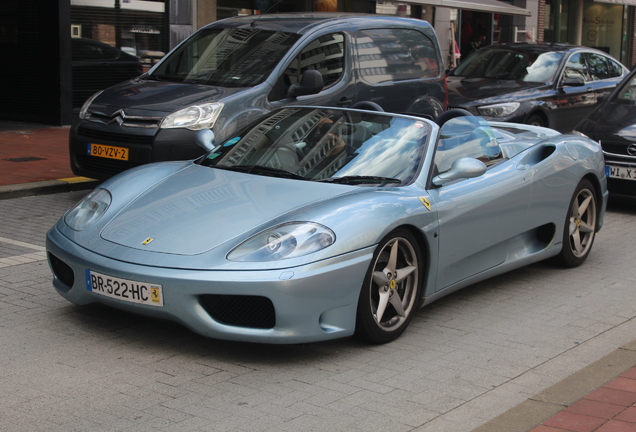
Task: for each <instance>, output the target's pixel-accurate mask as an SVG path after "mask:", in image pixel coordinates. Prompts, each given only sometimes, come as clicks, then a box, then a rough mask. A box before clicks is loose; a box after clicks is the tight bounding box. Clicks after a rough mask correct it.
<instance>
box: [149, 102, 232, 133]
mask: <svg viewBox="0 0 636 432" xmlns="http://www.w3.org/2000/svg"><path fill="white" fill-rule="evenodd" d="M222 109H223V102H211V103H208V104H203V105H194V106H191V107H188V108H184V109H182V110H179V111H176V112H173V113H172V114H170V115H168V116H167V117H166V118H165V119H163V121H162V122H161V126H160V128H161V129H176V128H184V129H190V130H193V131H197V130H201V129H211V128H212V126H214V122H216V119H217V118H218V117H219V114H221V110H222Z"/></svg>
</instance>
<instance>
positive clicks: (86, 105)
mask: <svg viewBox="0 0 636 432" xmlns="http://www.w3.org/2000/svg"><path fill="white" fill-rule="evenodd" d="M103 91H104V90H102V91H98V92H97V93H95V94H94V95H93V96H91V97H89V98H88V99H86V102H84V105H82V108H81V109H80V112H79V118H80V119H82V120H84V117H86V112H87V111H88V108H89V107H90V106H91V104H92V103H93V101H94V100H95V98H96V97H97V96H99V95H100V94H102V92H103Z"/></svg>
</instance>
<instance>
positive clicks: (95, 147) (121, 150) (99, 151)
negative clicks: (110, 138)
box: [88, 143, 128, 161]
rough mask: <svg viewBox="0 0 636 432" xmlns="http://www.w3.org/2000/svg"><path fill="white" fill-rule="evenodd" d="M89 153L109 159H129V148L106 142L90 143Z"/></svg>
mask: <svg viewBox="0 0 636 432" xmlns="http://www.w3.org/2000/svg"><path fill="white" fill-rule="evenodd" d="M88 155H89V156H97V157H103V158H108V159H117V160H125V161H127V160H128V149H127V148H125V147H115V146H109V145H104V144H93V143H89V144H88Z"/></svg>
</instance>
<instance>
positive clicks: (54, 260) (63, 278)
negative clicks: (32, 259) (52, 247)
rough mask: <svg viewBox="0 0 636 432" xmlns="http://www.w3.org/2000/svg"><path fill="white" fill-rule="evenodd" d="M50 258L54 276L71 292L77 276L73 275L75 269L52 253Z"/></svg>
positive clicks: (49, 254) (49, 255)
mask: <svg viewBox="0 0 636 432" xmlns="http://www.w3.org/2000/svg"><path fill="white" fill-rule="evenodd" d="M48 258H49V263H50V264H51V270H52V271H53V275H54V276H55V277H56V278H57V280H59V281H60V282H62V283H63V284H64V285H65V286H66V287H67V288H68V289H69V290H70V289H71V288H73V284H74V283H75V274H74V273H73V269H72V268H71V267H69V265H68V264H66V263H65V262H64V261H62V260H61V259H59V258H58V257H56V256H55V255H53V254H52V253H51V252H49V253H48Z"/></svg>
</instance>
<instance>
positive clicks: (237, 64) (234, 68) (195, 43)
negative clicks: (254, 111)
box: [148, 28, 299, 87]
mask: <svg viewBox="0 0 636 432" xmlns="http://www.w3.org/2000/svg"><path fill="white" fill-rule="evenodd" d="M298 38H299V36H298V35H297V34H294V33H284V32H274V31H266V30H257V29H218V28H215V29H209V30H205V31H201V32H199V33H197V34H196V35H195V36H193V37H192V38H190V39H188V41H186V42H185V43H184V44H183V45H181V46H180V47H178V48H177V49H176V50H175V51H174V52H172V53H171V54H170V55H169V56H168V57H167V58H166V59H165V60H164V61H162V62H161V63H160V64H159V65H158V66H157V68H156V69H155V70H154V71H153V72H152V73H151V74H149V75H148V78H149V79H153V78H154V79H159V80H166V81H176V82H187V83H195V84H205V85H212V86H218V87H250V86H253V85H257V84H260V83H261V82H263V81H264V80H265V79H266V78H267V77H268V76H269V75H270V74H271V72H272V70H274V67H275V66H276V65H277V64H278V62H279V61H280V60H281V59H282V58H283V56H284V55H285V53H286V52H287V51H288V50H289V48H290V47H291V46H292V45H293V44H294V43H295V42H296V41H297V40H298Z"/></svg>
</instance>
